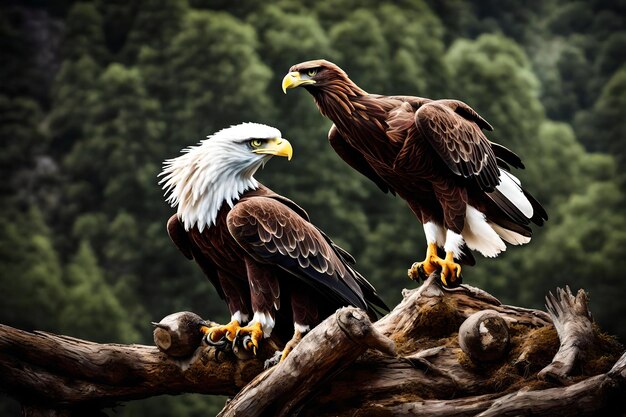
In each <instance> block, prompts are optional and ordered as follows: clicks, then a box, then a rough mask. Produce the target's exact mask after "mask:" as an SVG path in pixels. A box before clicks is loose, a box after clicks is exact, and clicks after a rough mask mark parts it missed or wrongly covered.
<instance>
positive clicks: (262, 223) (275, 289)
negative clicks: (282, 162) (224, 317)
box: [162, 124, 386, 350]
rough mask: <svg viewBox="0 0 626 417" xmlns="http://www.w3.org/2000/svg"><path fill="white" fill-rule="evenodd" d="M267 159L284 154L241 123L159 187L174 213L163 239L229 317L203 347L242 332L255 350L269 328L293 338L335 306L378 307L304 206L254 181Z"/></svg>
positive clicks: (260, 130) (256, 128) (278, 141)
mask: <svg viewBox="0 0 626 417" xmlns="http://www.w3.org/2000/svg"><path fill="white" fill-rule="evenodd" d="M273 155H281V156H288V157H291V145H289V142H287V141H286V140H285V139H282V138H280V132H279V131H278V130H276V129H273V128H270V127H268V126H265V125H259V124H243V125H237V126H233V127H231V128H229V129H224V130H222V131H220V132H218V133H217V134H215V135H213V136H212V137H211V138H210V139H209V140H206V141H204V142H203V143H202V144H201V145H199V146H196V147H191V148H188V149H187V150H185V152H184V154H183V155H182V156H180V157H178V158H174V159H172V160H169V161H167V162H166V164H165V168H164V171H163V175H164V179H163V181H162V182H163V183H165V185H164V188H166V190H167V192H168V193H169V197H168V201H170V203H172V205H174V206H177V208H178V210H177V211H178V212H177V214H175V215H173V216H172V217H171V218H170V219H169V221H168V224H167V230H168V233H169V235H170V237H171V238H172V240H173V241H174V243H175V244H176V246H177V247H178V248H179V249H180V250H181V252H182V253H183V254H184V255H185V256H186V257H187V258H188V259H193V260H195V261H196V262H197V263H198V265H199V266H200V267H201V268H202V270H203V272H204V273H205V275H206V276H207V277H208V278H209V280H210V281H211V282H212V283H213V285H214V286H215V288H216V289H217V291H218V293H219V295H220V296H221V297H222V298H223V299H224V300H225V301H226V302H227V304H228V308H229V311H230V313H231V323H230V324H229V325H226V326H221V327H220V328H218V329H212V330H211V331H210V332H209V341H213V342H217V341H218V340H219V339H221V338H222V336H224V337H226V338H228V339H229V340H230V341H232V340H234V339H235V338H236V337H237V335H238V334H239V333H240V332H242V329H243V332H249V333H250V334H251V337H252V340H253V342H252V343H253V344H254V349H255V350H256V347H257V345H258V341H259V340H260V338H261V337H262V335H264V336H265V337H268V336H269V335H270V334H271V333H272V332H273V330H274V328H276V330H277V332H278V336H279V338H282V339H283V341H285V339H284V337H286V336H287V335H288V334H290V333H291V332H292V331H294V328H295V333H296V335H297V336H298V337H299V335H300V334H301V333H303V332H306V331H308V330H309V329H310V328H312V327H313V326H315V325H317V324H318V323H319V322H320V321H321V320H322V319H324V318H325V317H327V316H328V315H329V314H330V313H331V312H333V311H335V310H336V309H337V308H339V307H342V306H348V305H352V306H356V307H360V308H362V309H364V310H366V311H367V312H368V313H369V314H370V315H371V316H372V317H375V316H376V311H375V308H379V309H386V306H385V304H384V303H383V302H382V300H381V299H380V298H379V297H378V295H377V294H376V292H375V290H374V288H373V287H372V286H371V285H370V284H369V283H368V282H367V281H366V280H365V278H363V277H362V276H361V275H360V274H359V273H358V272H357V271H356V270H355V269H354V268H353V265H354V259H353V258H352V256H350V254H348V253H347V252H346V251H344V250H343V249H341V248H339V247H338V246H336V245H335V244H334V243H333V242H332V241H331V240H330V238H328V237H327V236H326V235H325V234H324V233H323V232H322V231H321V230H319V229H318V228H317V227H315V226H314V225H313V224H312V223H311V222H310V221H309V217H308V215H307V213H306V212H305V211H304V210H303V209H302V208H300V207H299V206H298V205H296V204H295V203H294V202H293V201H291V200H289V199H287V198H285V197H283V196H280V195H278V194H276V193H274V192H272V191H271V190H269V189H268V188H266V187H264V186H263V185H261V184H260V183H258V182H257V181H256V180H255V179H254V177H253V175H254V173H255V172H256V170H257V169H258V168H259V167H260V166H262V165H263V164H265V163H266V162H267V161H268V160H269V159H270V158H271V157H272V156H273ZM246 322H247V323H248V326H246V327H244V328H242V327H241V326H240V325H241V324H243V323H246ZM274 334H276V333H274ZM213 336H214V337H213Z"/></svg>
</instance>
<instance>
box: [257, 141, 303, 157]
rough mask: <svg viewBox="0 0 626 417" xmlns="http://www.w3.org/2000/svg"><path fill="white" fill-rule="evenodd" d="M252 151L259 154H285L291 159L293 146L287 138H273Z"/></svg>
mask: <svg viewBox="0 0 626 417" xmlns="http://www.w3.org/2000/svg"><path fill="white" fill-rule="evenodd" d="M252 152H254V153H256V154H261V155H276V156H286V157H287V160H289V161H291V157H292V156H293V148H292V147H291V143H289V141H288V140H287V139H283V138H275V139H270V140H268V141H267V142H266V144H265V146H263V147H261V148H258V149H255V150H253V151H252Z"/></svg>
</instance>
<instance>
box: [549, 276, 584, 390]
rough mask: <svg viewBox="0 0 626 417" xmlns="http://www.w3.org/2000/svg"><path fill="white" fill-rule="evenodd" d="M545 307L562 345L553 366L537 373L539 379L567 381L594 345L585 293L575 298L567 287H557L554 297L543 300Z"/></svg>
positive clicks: (582, 292) (580, 293) (580, 292)
mask: <svg viewBox="0 0 626 417" xmlns="http://www.w3.org/2000/svg"><path fill="white" fill-rule="evenodd" d="M546 308H547V309H548V312H549V313H550V317H552V321H553V322H554V327H555V328H556V331H557V332H558V334H559V339H560V341H561V345H560V347H559V351H558V352H557V354H556V355H555V356H554V359H553V360H552V363H551V364H550V365H548V366H546V367H545V368H544V369H542V370H541V372H539V374H538V376H539V378H542V379H548V378H552V379H556V380H558V381H560V382H562V383H565V382H567V381H568V379H569V376H570V374H571V372H572V370H573V369H574V366H575V365H576V364H577V363H580V362H582V361H584V360H585V359H586V357H587V356H588V353H589V350H590V349H591V348H592V347H593V345H594V342H595V332H594V330H593V321H592V318H591V313H590V312H589V309H588V307H587V294H585V292H584V291H583V290H579V291H578V294H576V297H574V296H573V295H572V292H571V291H570V289H569V287H565V290H562V289H560V288H557V290H556V296H554V295H553V294H552V293H550V294H549V295H548V296H547V297H546Z"/></svg>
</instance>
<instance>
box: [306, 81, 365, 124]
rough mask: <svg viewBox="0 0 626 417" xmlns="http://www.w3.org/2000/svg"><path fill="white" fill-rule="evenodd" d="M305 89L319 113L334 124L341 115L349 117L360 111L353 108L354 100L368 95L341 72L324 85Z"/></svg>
mask: <svg viewBox="0 0 626 417" xmlns="http://www.w3.org/2000/svg"><path fill="white" fill-rule="evenodd" d="M305 88H306V89H307V90H308V91H309V92H310V93H311V94H312V95H313V99H314V100H315V104H316V105H317V108H318V109H319V111H320V113H322V115H324V116H326V117H328V118H329V119H331V120H332V121H334V122H335V123H336V119H339V118H340V117H341V115H342V114H343V115H345V114H346V113H347V114H348V115H350V114H352V113H353V112H355V111H357V110H361V109H357V108H356V107H355V104H354V99H356V98H359V97H363V96H367V95H368V94H367V92H366V91H365V90H363V89H362V88H360V87H359V86H358V85H356V84H355V83H354V82H353V81H352V80H351V79H350V78H348V76H347V75H346V74H345V73H344V72H343V71H341V72H337V73H336V74H333V76H332V78H330V79H328V80H327V81H325V83H324V85H314V86H311V87H309V88H307V86H305Z"/></svg>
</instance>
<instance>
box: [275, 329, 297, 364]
mask: <svg viewBox="0 0 626 417" xmlns="http://www.w3.org/2000/svg"><path fill="white" fill-rule="evenodd" d="M301 340H302V332H300V331H298V330H296V331H295V332H294V334H293V337H292V338H291V340H290V341H289V342H287V344H286V345H285V348H284V349H283V354H282V355H280V361H279V362H282V361H284V360H285V358H286V357H287V355H289V354H290V353H291V351H292V350H293V348H295V347H296V346H297V345H298V343H300V341H301Z"/></svg>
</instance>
